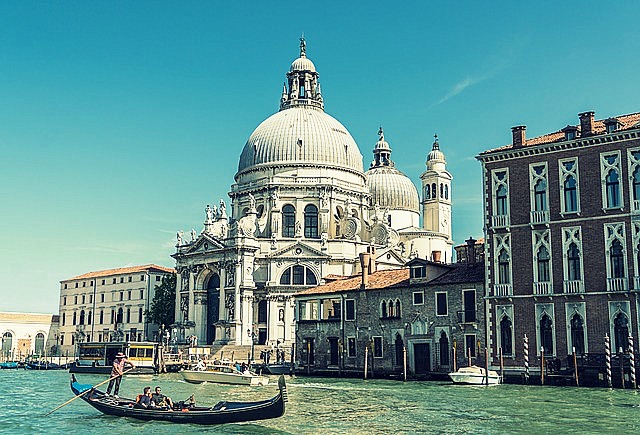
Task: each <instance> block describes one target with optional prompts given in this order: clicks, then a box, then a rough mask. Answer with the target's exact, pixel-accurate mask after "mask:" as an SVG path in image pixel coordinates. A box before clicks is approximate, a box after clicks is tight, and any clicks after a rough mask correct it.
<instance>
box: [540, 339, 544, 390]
mask: <svg viewBox="0 0 640 435" xmlns="http://www.w3.org/2000/svg"><path fill="white" fill-rule="evenodd" d="M540 385H544V347H541V348H540Z"/></svg>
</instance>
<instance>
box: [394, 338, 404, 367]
mask: <svg viewBox="0 0 640 435" xmlns="http://www.w3.org/2000/svg"><path fill="white" fill-rule="evenodd" d="M395 350H396V365H398V366H401V365H403V364H404V340H402V337H401V336H400V334H396V340H395Z"/></svg>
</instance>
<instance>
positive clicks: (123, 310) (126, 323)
mask: <svg viewBox="0 0 640 435" xmlns="http://www.w3.org/2000/svg"><path fill="white" fill-rule="evenodd" d="M172 273H175V271H174V269H171V268H168V267H162V266H157V265H155V264H149V265H145V266H133V267H123V268H120V269H109V270H101V271H97V272H88V273H85V274H82V275H79V276H76V277H73V278H70V279H67V280H64V281H60V330H59V336H58V345H59V349H60V352H61V353H62V354H63V355H65V354H66V355H73V353H74V352H75V345H76V343H77V342H79V341H80V342H87V341H127V340H131V341H135V340H137V341H142V340H152V339H154V338H155V337H154V334H156V333H157V329H158V325H153V324H149V323H148V322H147V320H146V319H145V317H144V312H145V311H146V310H148V309H149V307H150V305H151V301H152V300H153V296H154V294H155V287H156V285H159V284H160V283H161V282H162V277H164V276H166V275H169V274H172Z"/></svg>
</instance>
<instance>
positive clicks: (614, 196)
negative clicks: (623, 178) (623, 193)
mask: <svg viewBox="0 0 640 435" xmlns="http://www.w3.org/2000/svg"><path fill="white" fill-rule="evenodd" d="M605 182H606V185H607V207H608V208H613V207H619V206H620V180H619V177H618V171H616V170H615V169H611V170H610V171H609V173H608V174H607V176H606V177H605Z"/></svg>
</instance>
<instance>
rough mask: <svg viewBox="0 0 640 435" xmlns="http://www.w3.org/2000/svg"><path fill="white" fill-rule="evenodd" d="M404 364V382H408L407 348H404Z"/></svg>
mask: <svg viewBox="0 0 640 435" xmlns="http://www.w3.org/2000/svg"><path fill="white" fill-rule="evenodd" d="M402 360H403V361H402V363H403V365H404V368H403V376H404V379H403V380H404V382H407V346H402Z"/></svg>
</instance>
